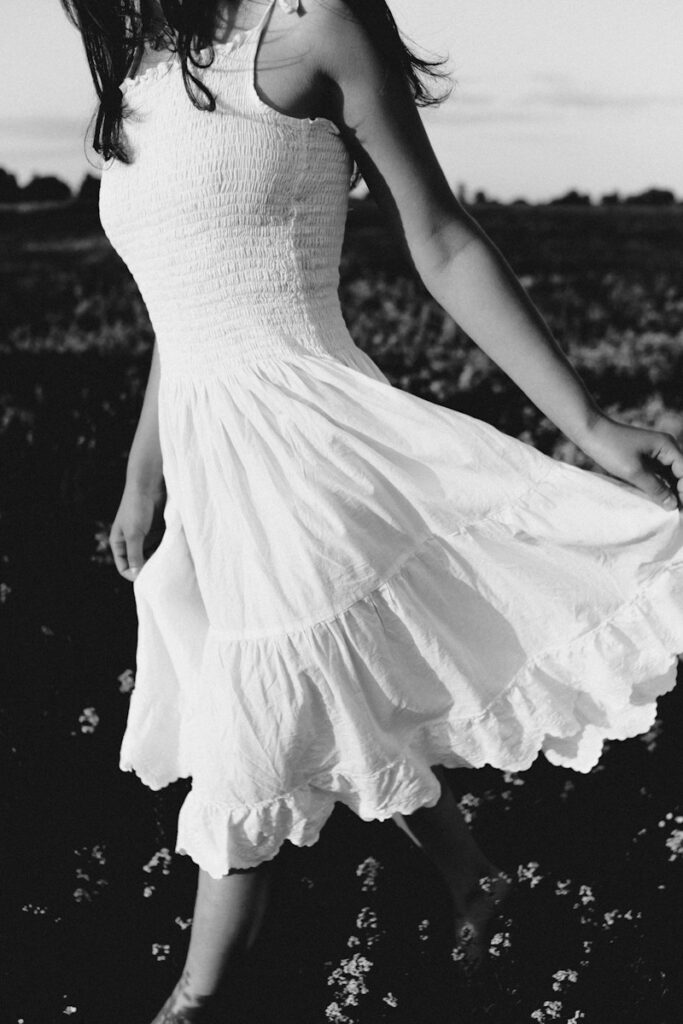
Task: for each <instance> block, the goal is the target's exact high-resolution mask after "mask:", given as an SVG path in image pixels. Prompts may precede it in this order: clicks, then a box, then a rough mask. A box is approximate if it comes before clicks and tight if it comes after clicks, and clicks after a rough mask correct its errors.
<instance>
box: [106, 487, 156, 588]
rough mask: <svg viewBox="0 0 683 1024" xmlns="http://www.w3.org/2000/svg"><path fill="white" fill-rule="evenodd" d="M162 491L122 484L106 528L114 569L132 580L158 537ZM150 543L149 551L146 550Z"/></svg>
mask: <svg viewBox="0 0 683 1024" xmlns="http://www.w3.org/2000/svg"><path fill="white" fill-rule="evenodd" d="M165 500H166V495H165V490H164V488H163V484H162V486H160V487H158V488H152V489H146V488H142V487H139V486H137V485H134V484H126V486H125V488H124V491H123V496H122V498H121V503H120V505H119V508H118V511H117V513H116V517H115V519H114V522H113V523H112V526H111V530H110V532H109V546H110V548H111V550H112V554H113V556H114V562H115V564H116V568H117V570H118V572H119V573H120V574H121V576H123V578H124V579H126V580H128V581H129V582H132V581H133V580H134V579H135V577H136V576H137V575H138V573H139V572H140V569H142V566H143V565H144V564H145V561H146V558H145V550H144V549H145V548H147V557H149V554H151V551H153V550H154V549H155V548H156V547H157V546H158V543H159V541H160V540H161V536H162V535H163V527H162V524H161V520H162V513H163V507H164V504H165ZM150 547H151V551H150V550H149V549H150Z"/></svg>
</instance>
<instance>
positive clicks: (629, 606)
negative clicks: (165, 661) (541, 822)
mask: <svg viewBox="0 0 683 1024" xmlns="http://www.w3.org/2000/svg"><path fill="white" fill-rule="evenodd" d="M674 570H676V571H675V572H674ZM373 600H374V601H376V600H377V595H374V596H373ZM682 604H683V566H680V565H679V566H673V567H669V568H667V569H665V570H663V571H661V572H659V573H657V574H656V575H655V576H653V577H651V578H650V580H648V582H647V584H646V585H645V586H644V587H643V589H642V590H641V591H640V592H639V594H638V595H637V596H636V597H634V598H633V599H632V600H631V601H629V602H628V603H626V604H624V605H622V606H621V607H620V608H619V609H618V610H617V611H616V612H615V613H614V614H613V615H612V616H611V617H610V619H609V620H607V621H604V622H602V623H601V624H600V625H599V626H597V627H596V628H594V629H591V630H590V631H588V632H586V633H584V634H583V635H581V636H579V637H577V638H575V639H574V640H573V641H572V642H570V643H568V644H566V645H565V646H564V647H560V646H556V647H554V648H552V649H548V650H545V651H544V652H542V653H541V654H540V655H538V656H537V657H536V658H535V659H533V660H532V661H529V662H528V663H527V664H526V665H525V666H524V668H523V669H522V670H520V671H519V672H518V673H517V674H516V675H515V677H514V679H513V680H512V682H511V683H510V685H509V686H508V687H506V688H505V690H504V691H503V692H501V693H500V694H499V695H498V696H497V698H496V699H495V700H494V701H493V702H492V703H491V704H490V705H489V706H488V707H487V708H486V709H485V710H484V711H483V712H482V713H481V714H479V715H477V716H474V717H471V718H466V719H463V718H462V717H458V716H457V714H455V713H454V711H453V709H451V710H450V711H449V713H447V714H444V715H442V716H441V717H439V718H436V719H433V720H431V721H428V722H423V723H422V724H421V725H417V726H416V727H415V728H414V729H413V730H412V733H411V735H410V737H409V738H408V739H407V742H406V744H405V749H406V750H407V751H408V754H407V756H404V757H403V758H401V759H400V760H394V761H391V762H390V763H388V764H385V765H384V766H383V767H382V768H381V769H379V770H378V771H370V772H368V771H367V769H365V770H364V769H363V767H362V766H361V765H359V766H354V767H353V768H349V769H348V770H346V771H345V770H338V771H337V770H335V771H332V772H326V773H319V772H318V773H311V775H310V778H309V779H308V781H307V782H305V783H303V784H301V785H299V786H298V787H296V788H294V789H293V790H291V791H290V792H288V793H285V794H278V795H277V796H275V797H273V798H272V799H269V800H262V801H260V802H256V803H254V804H251V805H249V806H238V807H231V806H229V805H228V804H224V803H220V802H216V801H214V800H211V799H205V798H204V797H203V796H202V794H201V793H200V792H199V791H197V790H196V789H193V790H192V791H191V792H190V793H189V794H188V796H187V798H186V800H185V803H184V804H183V807H182V808H181V812H180V816H179V822H178V840H177V846H176V850H177V852H178V853H182V854H185V855H188V856H189V857H191V859H192V860H193V861H195V863H197V864H198V865H199V866H200V867H202V868H203V869H204V870H206V871H207V872H208V873H209V874H210V875H211V876H212V877H215V878H219V877H222V876H223V875H225V874H227V873H228V871H229V870H230V869H231V868H249V867H255V866H256V865H257V864H259V863H261V862H262V861H267V860H272V859H273V858H274V857H275V856H276V855H277V853H278V852H279V850H280V849H281V847H282V845H283V843H284V842H285V840H287V841H289V842H291V843H292V844H293V845H295V846H300V847H301V846H312V845H314V844H315V843H316V842H317V840H318V838H319V836H320V832H321V830H322V828H323V826H324V824H325V822H326V821H327V819H328V817H329V816H330V814H331V813H332V810H333V808H334V803H335V802H336V801H340V802H342V803H344V804H346V805H347V806H348V807H350V808H351V809H352V810H353V811H354V812H355V813H356V814H357V815H358V816H359V817H360V818H362V819H363V820H366V821H371V820H380V821H381V820H385V819H387V818H390V817H394V816H395V815H397V814H411V813H412V812H413V811H415V810H417V809H418V808H419V807H424V806H433V805H434V804H435V803H436V802H437V801H438V799H439V795H440V785H439V782H438V780H437V779H436V776H435V775H434V774H433V772H432V771H431V766H434V765H443V766H444V767H446V768H457V767H468V768H478V767H483V766H484V765H490V766H491V767H493V768H497V769H500V770H504V771H515V772H519V771H525V770H527V769H528V768H530V767H531V765H532V764H533V763H534V761H535V760H536V758H537V757H538V755H539V754H540V753H543V754H544V756H545V757H546V759H547V760H548V761H550V762H551V763H552V764H554V765H557V766H561V767H566V768H571V769H572V770H574V771H578V772H581V773H588V772H590V771H591V770H592V768H594V767H595V765H596V764H597V763H598V761H599V758H600V756H601V753H602V749H603V745H604V742H605V741H607V740H614V739H620V740H622V739H627V738H630V737H634V736H637V735H640V734H642V733H645V732H647V731H648V730H649V729H650V728H651V727H652V724H653V723H654V721H655V718H656V712H657V699H658V697H660V696H662V695H663V694H665V693H667V692H669V691H670V690H671V689H673V687H674V685H675V683H676V667H677V665H676V663H677V658H678V653H672V652H680V651H683V616H681V614H680V612H679V611H678V610H677V609H679V608H680V607H681V605H682ZM586 677H587V678H590V680H591V687H592V692H587V691H584V690H577V689H576V679H577V678H586ZM601 684H602V687H601ZM593 691H598V692H599V700H598V699H597V698H596V696H595V695H594V692H593ZM127 767H128V769H129V770H130V769H132V770H135V771H136V772H137V774H138V775H139V776H140V778H141V779H142V781H144V782H145V783H146V784H147V785H150V786H151V787H152V788H160V787H161V786H162V785H165V784H166V780H165V779H163V778H160V777H156V776H154V775H153V774H149V773H148V772H147V771H146V770H145V769H143V768H141V766H140V765H138V766H137V768H133V766H132V764H130V763H128V764H127ZM168 781H171V780H168Z"/></svg>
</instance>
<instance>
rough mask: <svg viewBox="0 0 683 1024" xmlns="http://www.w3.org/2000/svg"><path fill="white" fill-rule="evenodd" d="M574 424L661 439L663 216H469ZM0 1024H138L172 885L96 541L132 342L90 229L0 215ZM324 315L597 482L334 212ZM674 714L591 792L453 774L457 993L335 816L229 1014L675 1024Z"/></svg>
mask: <svg viewBox="0 0 683 1024" xmlns="http://www.w3.org/2000/svg"><path fill="white" fill-rule="evenodd" d="M472 212H473V213H474V215H475V216H476V217H477V219H478V220H479V221H480V223H481V224H482V226H483V227H484V228H485V230H486V231H487V232H488V233H489V234H490V236H491V237H492V238H493V240H494V241H495V242H496V244H497V245H498V246H499V248H500V249H501V250H502V252H503V253H504V254H505V255H506V257H507V258H508V260H509V261H510V263H511V264H512V266H513V268H514V269H515V271H516V272H517V273H518V274H519V276H520V278H521V280H522V282H523V283H524V285H525V286H526V287H527V289H528V290H529V292H530V294H531V296H532V298H533V299H534V300H535V302H536V303H537V305H538V306H539V308H540V309H541V312H542V313H543V314H544V316H545V317H546V319H547V320H548V322H549V323H550V325H551V327H552V328H553V331H554V333H555V335H556V337H557V338H558V341H559V342H560V343H561V344H562V346H563V347H564V349H565V351H566V352H567V353H568V355H569V356H570V358H571V359H572V361H573V363H574V365H575V366H576V367H577V368H578V369H579V371H580V372H581V374H582V375H583V377H584V379H585V380H586V381H587V383H588V385H589V387H590V388H591V390H592V392H593V393H594V394H595V396H596V398H597V400H598V402H599V403H600V404H601V405H602V407H603V408H604V409H606V410H607V411H609V412H610V413H611V414H613V415H614V416H615V417H616V418H619V419H622V420H624V421H626V422H634V423H640V424H643V425H646V426H654V427H657V428H659V429H665V430H667V431H669V432H671V433H674V434H676V435H677V436H679V437H680V438H682V439H683V231H682V230H681V229H682V228H683V208H680V207H676V208H669V209H648V208H639V207H631V208H628V209H623V208H621V209H620V208H609V209H607V208H583V207H582V208H576V209H571V208H566V207H565V208H557V207H555V208H551V207H522V206H511V207H495V206H490V207H481V208H475V209H473V211H472ZM0 275H1V281H2V288H1V289H0V462H1V464H2V478H1V479H2V489H1V494H0V624H1V625H0V629H1V630H2V636H3V657H2V664H3V669H4V676H5V679H4V685H3V687H2V691H1V693H0V729H1V730H2V745H1V748H0V749H1V757H2V772H1V777H2V785H1V789H0V793H1V798H2V810H3V826H4V827H3V841H2V844H0V857H1V858H2V862H1V863H0V868H1V874H0V877H1V878H2V883H3V884H2V886H1V889H0V948H1V952H2V965H3V968H2V970H3V975H4V977H3V980H2V991H3V995H2V1000H1V1001H0V1024H5V1022H7V1024H52V1022H57V1021H60V1022H61V1021H65V1020H69V1021H73V1022H74V1024H76V1022H77V1024H123V1022H124V1021H125V1022H126V1024H146V1022H149V1021H150V1020H151V1019H152V1017H153V1015H154V1013H155V1012H156V1010H157V1009H158V1008H159V1006H160V1005H161V1003H162V1002H163V1000H164V999H165V997H166V995H167V994H168V991H169V990H170V988H171V987H172V985H173V984H174V983H175V980H176V977H177V975H178V972H179V969H180V966H181V964H182V960H183V957H184V952H185V946H186V943H187V938H188V931H189V925H190V921H191V914H192V902H193V896H194V889H193V887H194V881H195V869H194V867H193V865H192V864H191V863H190V862H189V861H188V860H187V858H184V857H178V856H175V855H174V854H173V847H174V841H175V836H174V824H175V817H176V814H177V810H178V808H179V806H180V803H181V802H182V799H183V796H184V794H185V792H186V790H187V784H186V783H178V784H176V785H175V786H172V787H170V788H168V789H167V790H163V791H160V792H158V793H152V792H150V791H148V790H146V789H145V788H144V787H143V786H142V785H141V784H140V783H139V782H138V781H137V780H136V779H135V778H134V777H133V776H130V775H124V774H123V773H121V772H119V770H118V744H119V742H120V738H121V735H122V732H123V727H124V723H125V717H126V711H127V704H128V700H129V695H130V692H131V690H132V688H133V686H134V683H135V616H134V605H133V595H132V591H131V588H130V585H129V584H128V583H126V582H125V581H124V580H123V579H121V578H120V577H119V576H118V575H117V573H116V572H115V570H114V568H113V564H112V560H111V557H110V553H109V549H108V544H107V533H108V529H109V524H110V522H111V519H112V518H113V515H114V513H115V511H116V507H117V504H118V500H119V496H120V491H121V487H122V485H123V477H124V472H125V463H126V456H127V451H128V446H129V444H130V441H131V438H132V435H133V431H134V429H135V423H136V420H137V416H138V413H139V409H140V404H141V402H142V397H143V392H144V386H145V381H146V374H147V369H148V365H149V357H150V350H151V344H152V339H153V335H152V331H151V328H150V325H149V322H148V320H147V315H146V311H145V308H144V305H143V303H142V301H141V299H140V297H139V295H138V293H137V290H136V288H135V285H134V283H133V282H132V280H131V279H130V276H129V275H128V273H127V271H126V269H125V267H124V266H123V265H122V264H121V262H120V260H119V259H118V258H117V257H116V255H115V254H114V253H113V252H112V251H111V248H110V247H109V245H108V243H107V241H106V239H105V238H104V237H103V235H102V234H101V231H100V230H99V227H98V223H97V217H96V211H95V210H94V209H92V208H91V207H89V206H87V205H83V204H81V205H79V204H66V205H64V206H61V207H60V206H56V207H54V208H51V209H44V208H38V207H36V208H35V209H24V210H9V209H0ZM341 297H342V301H343V308H344V313H345V316H346V318H347V322H348V324H349V328H350V330H351V332H352V334H353V336H354V338H355V340H356V342H357V344H358V345H359V346H360V347H361V348H363V349H364V350H365V351H366V352H368V354H369V355H370V356H371V357H372V358H373V359H374V360H375V361H376V362H377V363H378V365H379V366H380V367H381V368H382V369H383V370H384V372H385V373H386V374H387V375H388V376H389V377H390V379H391V381H392V383H394V384H395V385H396V386H398V387H401V388H404V389H405V390H408V391H411V392H413V393H415V394H418V395H420V396H421V397H423V398H427V399H429V400H431V401H434V402H437V403H440V404H442V405H445V406H448V407H450V408H454V409H459V410H461V411H463V412H466V413H468V414H470V415H475V416H479V417H481V418H483V419H486V420H487V421H489V422H491V423H493V424H494V425H496V426H497V427H499V428H500V429H501V430H504V431H506V432H507V433H510V434H512V435H514V436H517V437H521V438H523V439H524V440H526V441H528V442H530V443H532V444H534V445H536V446H538V447H539V448H540V449H542V450H543V451H545V452H547V453H549V454H552V455H554V456H555V457H557V458H561V459H564V460H566V461H570V462H573V463H576V464H579V465H583V466H586V467H587V468H591V464H590V463H589V462H588V460H587V459H586V458H585V456H583V454H582V453H581V452H580V451H579V450H578V449H576V448H575V447H574V446H573V445H572V444H571V443H570V442H568V441H567V440H566V439H564V438H563V437H562V436H561V435H560V434H559V432H558V431H557V429H556V428H555V427H554V426H553V424H551V423H550V422H549V421H548V420H547V419H545V418H544V417H543V416H542V415H541V414H540V413H539V412H538V410H536V409H535V408H534V407H533V406H532V405H531V403H530V402H529V401H528V399H526V397H525V396H524V394H523V393H522V392H521V391H520V390H519V389H518V388H517V387H516V386H515V385H514V384H513V383H512V382H511V381H510V380H509V378H507V377H506V376H505V375H504V374H503V373H502V372H501V371H500V370H498V369H497V367H496V366H495V365H494V364H493V363H492V362H491V361H490V360H489V359H488V358H487V357H486V356H485V355H484V354H483V352H481V350H479V349H477V348H476V347H475V346H473V344H472V343H471V341H470V340H469V339H468V338H467V337H466V336H465V335H463V333H462V332H461V331H460V330H459V329H458V328H457V326H456V325H455V324H454V322H453V321H452V320H451V319H450V318H449V317H448V316H447V315H446V314H445V313H444V312H443V310H442V309H441V308H440V307H439V306H438V305H437V304H436V303H435V302H434V301H433V300H432V299H431V298H430V297H429V295H427V293H426V292H425V290H424V288H423V287H422V285H421V284H420V283H419V281H418V280H417V279H416V276H415V274H414V273H413V272H412V270H411V265H410V260H409V258H408V256H407V254H406V253H405V251H404V250H403V249H402V247H401V245H400V244H398V243H397V241H396V240H395V239H392V238H391V237H390V236H389V235H388V234H387V232H386V231H385V230H384V229H383V228H382V226H381V225H380V224H379V223H378V220H377V217H376V215H375V213H374V211H373V208H372V206H371V205H370V204H369V203H360V202H358V203H355V204H354V206H353V209H352V211H351V213H350V216H349V228H348V232H347V239H346V244H345V250H344V258H343V264H342V282H341ZM682 711H683V697H682V696H681V692H680V691H676V690H675V691H673V692H672V693H671V694H669V695H667V696H666V697H665V698H663V699H662V700H661V702H660V706H659V717H658V720H657V723H656V725H655V726H654V727H653V729H652V730H651V731H650V732H649V733H648V734H647V735H645V736H642V737H639V738H638V739H632V740H628V741H624V742H614V743H611V744H609V745H608V746H607V748H606V750H605V753H604V756H603V758H602V761H601V763H600V764H599V766H598V767H597V768H596V769H595V770H594V771H593V772H591V773H590V774H589V775H579V774H576V773H572V772H571V771H568V770H563V769H557V768H554V767H551V766H550V765H549V764H547V762H545V761H544V760H543V759H539V760H538V761H537V762H536V763H535V764H534V766H533V767H532V768H531V769H530V770H529V771H528V772H524V773H519V774H511V773H507V774H505V773H499V772H495V771H493V770H491V769H482V770H479V771H467V770H460V771H457V772H450V773H449V778H450V780H451V785H452V787H453V790H454V792H455V793H456V796H457V798H458V800H459V801H460V805H461V808H462V809H463V811H464V813H465V815H466V817H467V818H468V820H469V821H470V822H471V826H472V829H473V831H474V833H475V835H476V837H477V838H478V840H479V841H480V843H481V844H482V845H483V847H484V848H485V849H486V850H487V852H489V854H490V856H491V857H492V858H493V859H494V860H495V861H496V862H497V863H498V864H500V865H501V866H502V867H503V868H504V869H505V870H506V871H507V872H508V873H509V874H510V875H511V876H512V878H513V879H514V880H515V882H516V885H515V888H514V891H513V895H512V896H511V898H510V900H509V905H508V906H507V907H506V910H505V913H504V914H503V916H502V918H501V920H500V922H499V927H498V929H497V932H496V934H495V935H494V939H493V944H492V964H493V969H492V976H491V977H489V978H488V979H487V981H486V983H482V984H473V983H471V982H468V981H467V980H466V979H465V978H464V977H463V974H462V971H461V969H460V967H459V964H458V961H457V958H456V959H454V957H453V949H452V947H453V938H452V935H451V934H450V931H449V924H450V922H449V911H448V905H447V899H446V893H445V891H444V890H443V888H442V886H441V883H440V880H439V878H438V877H437V875H436V874H435V871H434V869H433V868H432V867H431V866H430V864H429V863H428V862H427V861H426V860H425V858H424V857H423V855H422V854H421V852H420V851H419V850H418V849H417V848H416V847H415V846H414V845H413V844H412V843H411V842H410V840H409V839H408V837H407V836H406V835H405V834H404V833H403V832H401V831H400V830H399V829H398V828H396V826H395V825H394V824H392V823H391V822H387V823H379V822H372V823H363V822H361V821H360V820H358V819H357V818H355V816H354V815H353V814H352V813H351V812H350V811H348V810H347V809H346V808H344V807H342V806H340V805H337V808H336V810H335V812H334V814H333V816H332V818H331V819H330V821H329V822H328V824H327V825H326V826H325V829H324V830H323V833H322V835H321V837H320V840H319V841H318V843H317V844H316V845H314V846H313V847H310V848H307V849H303V850H298V849H295V848H293V847H291V846H289V844H286V845H285V847H284V848H283V850H282V852H281V854H280V855H279V856H278V858H277V861H276V886H275V892H274V897H273V903H272V906H271V908H270V910H269V912H268V916H267V919H266V922H265V925H264V929H263V932H262V936H261V939H260V940H259V945H258V948H257V950H256V952H255V955H254V958H253V962H252V963H251V965H250V967H249V968H248V971H247V973H245V975H244V978H243V984H242V991H241V993H240V997H239V998H240V1009H239V1015H237V1010H236V1015H235V1016H234V1017H233V1018H231V1020H233V1021H234V1022H235V1024H238V1022H239V1021H244V1022H249V1024H275V1022H277V1024H289V1022H290V1021H292V1022H296V1024H327V1022H337V1024H384V1022H395V1024H475V1022H476V1024H489V1022H491V1024H493V1022H496V1024H502V1022H505V1024H549V1022H559V1024H578V1022H583V1024H617V1022H618V1024H675V1022H677V1021H678V1020H680V1013H681V1009H680V1008H681V1005H682V1004H681V998H682V996H683V989H682V987H681V982H680V961H681V953H682V952H683V949H682V946H683V942H682V940H681V938H680V931H681V928H680V920H681V917H680V907H681V905H682V904H683V900H681V897H680V893H681V890H682V887H683V791H682V790H681V784H680V778H681V772H680V747H681V743H682V742H683V726H682V725H681V722H682Z"/></svg>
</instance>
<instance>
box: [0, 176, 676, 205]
mask: <svg viewBox="0 0 683 1024" xmlns="http://www.w3.org/2000/svg"><path fill="white" fill-rule="evenodd" d="M99 190H100V179H99V177H98V176H97V175H95V174H86V175H85V177H84V178H83V181H82V182H81V184H80V186H79V188H78V189H77V190H76V191H75V192H74V191H73V190H72V189H71V188H70V187H69V185H67V183H66V182H65V181H62V180H61V178H56V177H54V176H53V175H47V176H43V175H34V176H33V178H31V180H30V181H29V182H28V184H26V185H23V186H21V185H19V183H18V182H17V179H16V177H15V175H14V174H10V172H9V171H5V170H3V169H2V168H0V203H36V202H49V203H59V202H64V201H67V200H76V201H78V202H85V203H90V202H96V201H97V197H98V195H99ZM456 192H457V195H458V199H459V200H460V201H461V202H462V203H463V205H466V206H482V205H488V206H660V207H661V206H677V205H678V206H681V205H683V200H681V199H678V198H677V196H676V195H675V193H674V192H672V191H671V190H670V189H665V188H649V189H647V190H646V191H645V192H639V193H636V194H634V195H623V196H622V195H621V194H620V193H619V192H609V193H607V194H605V195H603V196H601V197H600V198H599V199H598V200H597V201H594V200H593V199H592V198H591V197H590V196H589V195H588V194H586V193H584V192H578V191H576V190H575V189H571V191H569V192H566V193H565V194H564V195H562V196H558V197H557V198H556V199H550V200H549V201H548V202H543V203H533V202H530V201H529V200H528V199H523V198H519V199H513V200H512V202H510V203H507V202H506V203H504V202H501V200H499V199H496V198H494V197H492V196H489V195H488V194H487V193H486V192H484V191H483V190H481V189H479V190H478V191H476V192H472V193H470V192H469V191H468V190H467V188H466V187H465V186H464V185H462V184H459V185H458V186H457V188H456Z"/></svg>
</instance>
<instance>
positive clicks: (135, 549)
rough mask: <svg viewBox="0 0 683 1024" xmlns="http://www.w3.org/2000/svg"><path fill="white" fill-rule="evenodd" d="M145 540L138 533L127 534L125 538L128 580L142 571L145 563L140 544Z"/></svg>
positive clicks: (143, 536)
mask: <svg viewBox="0 0 683 1024" xmlns="http://www.w3.org/2000/svg"><path fill="white" fill-rule="evenodd" d="M144 539H145V535H144V534H143V533H141V532H140V531H136V532H135V533H129V534H128V536H127V537H126V547H127V552H128V578H129V579H134V578H135V577H136V576H137V574H138V573H139V572H140V569H142V566H143V565H144V562H145V556H144V553H143V550H142V543H143V541H144Z"/></svg>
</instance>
